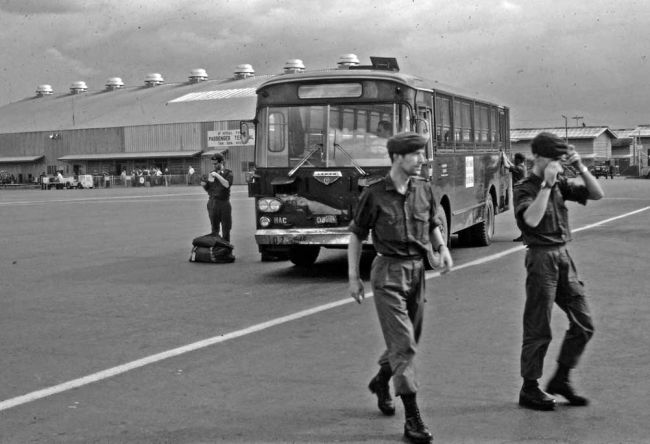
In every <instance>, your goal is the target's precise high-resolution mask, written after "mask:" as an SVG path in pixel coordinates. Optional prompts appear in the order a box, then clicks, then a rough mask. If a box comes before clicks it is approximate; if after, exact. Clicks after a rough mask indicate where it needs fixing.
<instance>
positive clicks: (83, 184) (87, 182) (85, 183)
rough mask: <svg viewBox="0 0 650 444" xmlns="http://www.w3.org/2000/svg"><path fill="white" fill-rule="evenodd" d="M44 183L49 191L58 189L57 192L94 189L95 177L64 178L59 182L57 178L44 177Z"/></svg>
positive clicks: (84, 175) (81, 175)
mask: <svg viewBox="0 0 650 444" xmlns="http://www.w3.org/2000/svg"><path fill="white" fill-rule="evenodd" d="M43 183H44V184H45V185H46V186H47V189H48V190H51V189H52V188H56V189H57V190H62V189H64V188H65V189H68V190H69V189H70V188H78V189H82V188H93V187H94V184H93V176H91V175H90V174H80V175H79V176H76V177H75V176H64V177H63V180H62V181H59V180H58V179H57V178H56V176H45V177H43Z"/></svg>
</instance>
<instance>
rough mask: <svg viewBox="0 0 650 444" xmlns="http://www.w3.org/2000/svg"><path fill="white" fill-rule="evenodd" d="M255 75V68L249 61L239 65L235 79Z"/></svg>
mask: <svg viewBox="0 0 650 444" xmlns="http://www.w3.org/2000/svg"><path fill="white" fill-rule="evenodd" d="M254 75H255V70H254V69H253V67H252V66H251V65H249V64H248V63H244V64H242V65H237V67H236V68H235V76H234V77H233V78H235V79H246V78H248V77H253V76H254Z"/></svg>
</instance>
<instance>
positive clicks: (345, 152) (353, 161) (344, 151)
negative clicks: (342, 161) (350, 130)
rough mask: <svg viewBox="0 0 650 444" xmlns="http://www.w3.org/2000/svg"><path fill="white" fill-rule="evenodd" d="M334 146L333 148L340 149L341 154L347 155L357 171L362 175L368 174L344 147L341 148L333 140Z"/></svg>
mask: <svg viewBox="0 0 650 444" xmlns="http://www.w3.org/2000/svg"><path fill="white" fill-rule="evenodd" d="M334 148H335V149H336V148H338V149H340V150H341V152H342V153H343V154H345V155H346V156H348V159H350V162H352V166H353V167H355V168H356V169H357V171H358V172H359V174H361V175H362V176H367V175H368V173H366V172H365V171H364V170H363V168H361V165H359V164H358V163H357V161H356V160H354V158H353V157H352V155H351V154H350V153H348V152H347V151H346V150H345V148H343V147H342V146H341V145H339V144H338V143H336V142H334Z"/></svg>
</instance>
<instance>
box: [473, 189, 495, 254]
mask: <svg viewBox="0 0 650 444" xmlns="http://www.w3.org/2000/svg"><path fill="white" fill-rule="evenodd" d="M469 230H470V233H471V237H472V244H474V245H476V246H478V247H487V246H488V245H490V244H491V243H492V239H493V238H494V202H492V198H491V197H490V196H488V198H487V199H486V200H485V218H484V219H483V222H480V223H478V224H476V225H474V226H473V227H471V228H469Z"/></svg>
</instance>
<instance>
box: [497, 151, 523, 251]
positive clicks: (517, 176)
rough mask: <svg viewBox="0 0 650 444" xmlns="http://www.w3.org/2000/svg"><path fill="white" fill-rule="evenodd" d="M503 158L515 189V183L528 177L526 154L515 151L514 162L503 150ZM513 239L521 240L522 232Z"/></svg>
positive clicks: (514, 240)
mask: <svg viewBox="0 0 650 444" xmlns="http://www.w3.org/2000/svg"><path fill="white" fill-rule="evenodd" d="M501 159H502V161H503V164H504V165H505V167H506V168H507V169H508V171H510V175H511V176H512V187H513V189H514V186H515V184H516V183H517V182H519V181H520V180H521V179H523V178H524V177H526V175H527V174H528V171H527V169H526V156H524V155H523V154H522V153H515V163H514V164H513V163H512V162H510V159H508V156H506V153H504V152H503V151H502V152H501ZM512 241H513V242H521V241H522V237H521V233H520V234H519V236H517V237H516V238H514V239H513V240H512Z"/></svg>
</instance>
